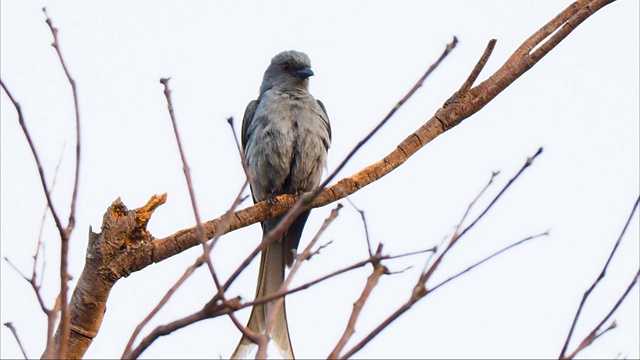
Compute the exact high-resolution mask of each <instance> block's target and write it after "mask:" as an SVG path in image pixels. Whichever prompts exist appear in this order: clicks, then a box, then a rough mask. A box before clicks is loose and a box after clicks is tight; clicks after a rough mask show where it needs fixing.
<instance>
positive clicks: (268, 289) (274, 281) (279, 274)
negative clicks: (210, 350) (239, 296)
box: [231, 221, 294, 359]
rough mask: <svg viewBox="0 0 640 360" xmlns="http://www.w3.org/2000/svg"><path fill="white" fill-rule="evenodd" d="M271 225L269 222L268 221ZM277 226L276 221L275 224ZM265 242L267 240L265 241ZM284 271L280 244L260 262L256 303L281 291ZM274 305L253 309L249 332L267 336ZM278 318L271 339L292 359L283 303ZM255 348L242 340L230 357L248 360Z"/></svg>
mask: <svg viewBox="0 0 640 360" xmlns="http://www.w3.org/2000/svg"><path fill="white" fill-rule="evenodd" d="M268 222H269V221H268ZM275 223H277V221H276V222H275ZM269 228H271V227H270V226H268V225H267V224H265V226H264V230H263V232H264V235H266V234H267V233H268V232H269V231H268V230H269ZM263 238H264V237H263ZM284 268H285V246H284V244H283V241H282V240H278V241H276V242H274V243H273V244H271V246H269V247H268V248H266V249H265V250H263V251H262V256H261V258H260V273H259V275H258V286H257V289H256V299H257V298H259V297H262V296H264V295H268V294H272V293H275V292H277V291H278V290H280V288H281V287H282V284H283V283H284ZM274 307H275V301H270V302H268V303H265V304H259V305H254V306H253V309H252V310H251V316H249V323H248V324H247V328H249V329H251V330H252V331H253V332H255V333H264V332H265V331H266V327H267V319H268V318H269V317H270V314H271V312H273V311H274ZM277 311H278V312H277V313H276V315H275V320H274V324H273V327H272V330H271V334H270V335H271V339H272V340H273V342H274V344H275V345H276V347H277V348H278V350H279V351H280V355H282V356H283V357H284V358H285V359H293V358H294V357H293V348H292V347H291V340H290V338H289V327H288V325H287V315H286V310H285V305H284V302H283V303H282V307H279V309H278V310H277ZM254 346H255V344H254V343H253V342H252V341H251V340H249V339H248V338H246V337H245V336H242V339H241V340H240V343H239V344H238V346H237V347H236V350H235V351H234V352H233V355H231V358H232V359H239V358H245V357H246V356H247V354H248V353H249V352H250V351H251V350H252V349H253V348H254Z"/></svg>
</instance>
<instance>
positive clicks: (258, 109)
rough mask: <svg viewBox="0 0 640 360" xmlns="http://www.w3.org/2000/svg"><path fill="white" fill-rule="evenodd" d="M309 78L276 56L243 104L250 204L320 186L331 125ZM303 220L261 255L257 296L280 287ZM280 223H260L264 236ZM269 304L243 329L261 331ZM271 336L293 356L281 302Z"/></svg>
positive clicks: (300, 59)
mask: <svg viewBox="0 0 640 360" xmlns="http://www.w3.org/2000/svg"><path fill="white" fill-rule="evenodd" d="M310 76H313V71H311V61H310V60H309V57H308V56H307V55H306V54H304V53H301V52H298V51H293V50H291V51H284V52H281V53H280V54H278V55H276V56H275V57H274V58H273V59H272V60H271V64H270V65H269V67H268V68H267V70H266V71H265V73H264V78H263V79H262V85H261V86H260V95H259V97H258V100H254V101H251V102H250V103H249V105H247V108H246V110H245V113H244V118H243V120H242V146H243V148H244V152H245V156H246V158H247V162H248V164H249V170H250V171H251V173H252V175H253V179H252V181H251V193H252V195H253V201H254V202H259V201H263V200H268V199H273V198H274V197H276V196H278V195H281V194H299V193H301V192H306V191H311V190H313V189H314V188H315V187H317V186H318V184H320V178H321V176H322V172H323V170H324V168H325V164H326V159H327V151H328V149H329V144H330V143H331V126H330V125H329V118H328V116H327V111H326V109H325V107H324V105H323V104H322V102H320V100H316V99H314V97H313V96H311V94H310V93H309V77H310ZM308 217H309V211H306V212H304V213H302V214H300V216H299V217H298V218H297V219H296V220H295V221H294V222H293V223H292V224H291V226H290V227H289V229H288V230H286V231H285V232H284V235H282V237H281V238H280V239H278V240H277V241H276V242H274V243H273V244H272V245H271V246H269V247H268V248H266V249H265V250H264V251H263V252H262V257H261V259H260V273H259V275H258V285H257V289H256V298H258V297H261V296H264V295H267V294H271V293H274V292H276V291H278V290H279V289H280V287H281V286H282V284H283V282H284V268H285V265H286V266H288V267H291V265H292V264H293V261H294V260H295V254H296V249H297V247H298V243H299V242H300V236H301V235H302V229H303V228H304V224H305V222H306V221H307V218H308ZM280 219H281V218H280V217H276V218H273V219H269V220H266V221H264V222H263V223H262V234H263V238H264V236H266V235H267V234H268V233H269V232H270V231H271V230H272V229H274V228H275V227H276V225H277V224H278V222H279V221H280ZM273 305H274V304H273V302H270V303H267V304H264V305H255V306H254V307H253V310H252V311H251V316H250V317H249V323H248V324H247V327H248V328H249V329H251V330H252V331H254V332H258V333H263V332H264V331H265V330H266V326H267V318H268V317H269V314H270V313H271V311H272V309H273ZM270 335H271V339H272V340H273V342H274V343H275V345H276V347H277V348H278V350H280V354H281V355H282V356H283V357H284V358H287V359H289V358H293V349H292V347H291V340H290V338H289V329H288V326H287V316H286V311H285V307H284V303H283V306H282V308H281V310H279V311H278V313H277V314H276V316H275V323H274V326H273V330H272V332H271V334H270ZM254 345H255V344H253V343H252V342H251V341H250V340H249V339H248V338H246V337H244V336H243V337H242V339H241V340H240V343H239V344H238V346H237V347H236V350H235V351H234V353H233V355H232V356H231V357H232V358H242V357H246V355H247V354H248V353H249V351H250V350H251V349H252V348H253V346H254Z"/></svg>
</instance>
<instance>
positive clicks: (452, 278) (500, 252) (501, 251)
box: [429, 231, 549, 293]
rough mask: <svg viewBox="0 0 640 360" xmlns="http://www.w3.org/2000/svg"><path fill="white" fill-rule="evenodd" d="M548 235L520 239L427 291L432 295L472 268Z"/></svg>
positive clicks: (547, 232)
mask: <svg viewBox="0 0 640 360" xmlns="http://www.w3.org/2000/svg"><path fill="white" fill-rule="evenodd" d="M548 235H549V231H545V232H543V233H540V234H537V235H532V236H529V237H526V238H524V239H522V240H520V241H518V242H516V243H513V244H511V245H509V246H507V247H505V248H502V249H500V250H499V251H496V252H495V253H493V254H491V255H489V256H487V257H486V258H484V259H482V260H480V261H478V262H477V263H475V264H473V265H471V266H469V267H468V268H466V269H464V270H462V271H461V272H459V273H457V274H455V275H453V276H451V277H449V278H448V279H447V280H444V281H443V282H441V283H440V284H438V285H436V286H434V287H432V288H431V289H430V290H429V292H431V293H432V292H434V291H436V290H437V289H438V288H440V287H442V286H443V285H445V284H447V283H448V282H451V281H452V280H455V279H457V278H458V277H460V276H462V275H464V274H466V273H468V272H469V271H471V270H473V269H474V268H476V267H478V266H480V265H482V264H484V263H485V262H487V261H489V260H491V259H493V258H494V257H496V256H498V255H500V254H502V253H504V252H506V251H509V250H511V249H513V248H515V247H516V246H519V245H521V244H523V243H525V242H528V241H530V240H534V239H537V238H539V237H542V236H548Z"/></svg>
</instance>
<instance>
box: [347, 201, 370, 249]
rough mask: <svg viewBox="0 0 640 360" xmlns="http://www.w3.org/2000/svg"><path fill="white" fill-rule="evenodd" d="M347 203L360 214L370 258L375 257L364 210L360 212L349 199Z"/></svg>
mask: <svg viewBox="0 0 640 360" xmlns="http://www.w3.org/2000/svg"><path fill="white" fill-rule="evenodd" d="M347 201H348V202H349V204H351V206H352V207H353V208H354V209H356V211H357V212H358V213H360V217H361V218H362V225H363V226H364V236H365V238H366V240H367V251H369V256H370V257H371V256H373V250H371V239H370V238H369V227H368V226H367V219H366V218H365V217H364V210H360V209H359V208H358V207H357V206H356V204H354V203H353V201H351V199H350V198H349V197H347Z"/></svg>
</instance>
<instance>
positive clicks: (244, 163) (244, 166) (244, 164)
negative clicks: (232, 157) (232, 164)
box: [227, 116, 253, 183]
mask: <svg viewBox="0 0 640 360" xmlns="http://www.w3.org/2000/svg"><path fill="white" fill-rule="evenodd" d="M227 123H229V127H231V132H232V133H233V140H234V141H235V143H236V149H238V154H239V155H240V161H241V162H242V169H243V170H244V175H245V176H246V178H247V182H249V183H251V178H252V177H253V175H251V170H249V163H248V162H247V157H246V156H245V155H244V151H242V146H241V145H240V142H239V141H238V134H237V132H236V128H235V126H234V125H233V116H230V117H228V118H227Z"/></svg>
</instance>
